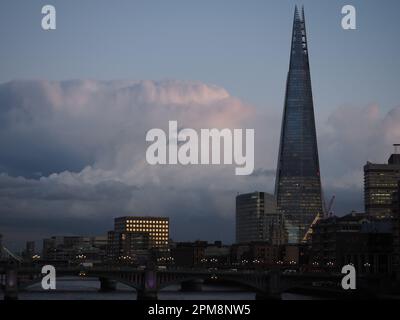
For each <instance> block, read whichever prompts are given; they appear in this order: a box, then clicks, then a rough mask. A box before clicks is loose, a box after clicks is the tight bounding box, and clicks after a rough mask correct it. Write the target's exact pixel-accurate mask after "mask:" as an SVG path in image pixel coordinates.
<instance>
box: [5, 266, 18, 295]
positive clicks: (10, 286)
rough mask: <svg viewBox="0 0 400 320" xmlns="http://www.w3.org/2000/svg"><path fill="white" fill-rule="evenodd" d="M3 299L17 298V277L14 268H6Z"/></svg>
mask: <svg viewBox="0 0 400 320" xmlns="http://www.w3.org/2000/svg"><path fill="white" fill-rule="evenodd" d="M4 300H18V278H17V271H15V270H7V273H6V283H5V288H4Z"/></svg>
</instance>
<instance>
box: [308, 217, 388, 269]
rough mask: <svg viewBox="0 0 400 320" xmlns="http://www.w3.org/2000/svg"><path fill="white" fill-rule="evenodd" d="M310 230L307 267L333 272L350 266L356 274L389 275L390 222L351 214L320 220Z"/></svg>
mask: <svg viewBox="0 0 400 320" xmlns="http://www.w3.org/2000/svg"><path fill="white" fill-rule="evenodd" d="M313 228H314V230H313V234H312V246H311V248H312V249H311V250H312V252H311V259H310V263H311V264H314V265H318V266H319V267H320V268H323V269H328V270H330V271H337V272H340V270H341V268H342V267H343V266H344V265H346V264H352V265H354V266H355V268H356V270H357V272H359V273H380V274H389V273H391V270H392V254H393V235H392V228H393V224H392V220H391V219H377V218H376V217H372V216H369V215H367V214H365V213H355V212H352V213H350V214H348V215H345V216H343V217H336V216H333V217H329V218H324V219H321V220H319V221H318V222H317V223H316V224H315V225H314V227H313Z"/></svg>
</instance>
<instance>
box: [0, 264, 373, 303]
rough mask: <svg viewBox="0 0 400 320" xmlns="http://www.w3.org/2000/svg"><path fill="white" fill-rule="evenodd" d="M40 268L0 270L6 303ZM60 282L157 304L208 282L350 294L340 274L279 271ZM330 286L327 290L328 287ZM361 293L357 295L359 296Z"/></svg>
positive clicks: (274, 294) (155, 273)
mask: <svg viewBox="0 0 400 320" xmlns="http://www.w3.org/2000/svg"><path fill="white" fill-rule="evenodd" d="M43 276H44V275H43V274H42V273H41V267H22V266H12V267H4V268H0V288H1V290H3V291H4V299H17V298H18V291H20V290H24V289H26V288H27V287H29V286H31V285H33V284H35V283H40V282H41V281H42V278H43ZM56 276H57V278H61V277H66V276H79V277H83V278H98V279H99V281H100V290H103V291H112V290H115V289H116V284H117V283H122V284H125V285H127V286H129V287H132V288H134V289H135V290H136V291H137V299H138V300H156V299H157V297H158V292H159V291H160V290H162V289H163V288H166V287H168V286H171V285H175V284H180V285H181V288H182V290H186V291H197V290H201V286H202V283H203V282H204V281H207V280H214V281H221V282H230V283H234V284H237V285H240V286H242V287H244V288H246V289H248V290H249V291H252V292H255V293H256V299H280V297H281V294H282V293H283V292H287V291H290V290H293V289H312V288H313V289H314V290H315V289H316V290H317V291H318V290H320V291H324V292H335V293H336V294H343V296H346V295H348V294H349V292H348V291H347V292H346V291H345V290H343V289H342V288H341V286H340V284H341V280H342V277H343V275H341V274H325V273H310V274H302V273H299V274H285V273H282V272H281V271H280V270H260V271H257V270H239V271H237V270H230V269H227V270H224V269H221V270H210V269H166V270H158V269H157V268H146V269H138V268H132V267H91V268H84V267H62V268H61V267H57V269H56ZM357 282H358V283H359V284H360V285H359V287H360V290H361V291H362V292H364V293H366V292H370V291H374V290H376V288H379V286H380V282H379V281H375V284H373V282H371V281H370V279H367V281H366V279H363V278H361V277H360V278H359V279H357ZM327 284H328V286H327ZM360 290H358V293H359V292H360Z"/></svg>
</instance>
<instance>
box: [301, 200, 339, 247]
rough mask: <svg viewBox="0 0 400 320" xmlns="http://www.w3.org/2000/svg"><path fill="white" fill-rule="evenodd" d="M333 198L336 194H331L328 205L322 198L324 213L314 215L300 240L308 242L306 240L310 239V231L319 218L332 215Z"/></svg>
mask: <svg viewBox="0 0 400 320" xmlns="http://www.w3.org/2000/svg"><path fill="white" fill-rule="evenodd" d="M335 198H336V196H335V195H333V196H332V198H331V200H330V201H329V204H328V206H326V203H325V200H324V206H323V209H324V213H323V214H321V213H318V214H317V215H316V216H315V218H314V220H313V222H312V223H311V225H310V227H309V228H308V230H307V232H306V234H305V235H304V237H303V240H302V242H308V241H310V240H311V235H312V232H313V227H314V226H315V225H316V224H317V222H318V221H319V220H321V219H323V218H328V217H331V216H332V215H333V212H332V209H333V204H334V203H335Z"/></svg>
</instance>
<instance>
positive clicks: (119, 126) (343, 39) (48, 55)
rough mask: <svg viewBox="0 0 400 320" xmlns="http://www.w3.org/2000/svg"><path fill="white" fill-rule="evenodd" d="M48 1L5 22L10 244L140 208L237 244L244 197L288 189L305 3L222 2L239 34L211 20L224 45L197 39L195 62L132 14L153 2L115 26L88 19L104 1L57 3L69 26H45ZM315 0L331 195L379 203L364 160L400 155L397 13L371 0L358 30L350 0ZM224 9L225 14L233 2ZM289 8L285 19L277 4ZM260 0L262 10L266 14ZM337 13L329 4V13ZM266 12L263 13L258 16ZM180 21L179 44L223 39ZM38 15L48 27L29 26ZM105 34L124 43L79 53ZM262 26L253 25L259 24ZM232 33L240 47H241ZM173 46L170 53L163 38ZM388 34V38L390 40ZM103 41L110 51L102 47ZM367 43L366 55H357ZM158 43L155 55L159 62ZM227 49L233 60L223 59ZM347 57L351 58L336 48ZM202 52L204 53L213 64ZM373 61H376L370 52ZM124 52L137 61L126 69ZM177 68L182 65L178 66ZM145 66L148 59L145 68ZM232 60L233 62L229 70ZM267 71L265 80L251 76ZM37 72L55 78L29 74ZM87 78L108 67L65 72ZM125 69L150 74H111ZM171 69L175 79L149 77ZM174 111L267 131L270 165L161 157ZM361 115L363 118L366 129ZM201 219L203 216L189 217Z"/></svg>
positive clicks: (4, 178) (311, 29)
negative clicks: (286, 125) (347, 6)
mask: <svg viewBox="0 0 400 320" xmlns="http://www.w3.org/2000/svg"><path fill="white" fill-rule="evenodd" d="M38 3H39V2H30V3H29V4H25V3H24V4H23V2H18V1H17V2H15V4H14V2H12V3H11V2H8V3H7V4H6V6H7V9H8V10H1V12H2V14H1V15H0V26H1V28H0V29H1V30H2V31H1V32H2V33H1V35H2V36H3V40H4V42H5V43H7V44H8V45H6V46H3V48H2V49H1V50H0V65H1V69H2V70H4V72H2V75H1V78H0V82H2V84H0V105H1V106H2V108H1V110H0V123H2V127H1V129H0V132H1V138H0V146H1V147H2V150H4V152H2V153H1V155H0V172H1V175H0V186H1V188H0V205H1V207H2V209H0V210H1V211H0V225H1V226H2V228H3V230H1V232H2V233H3V234H4V236H5V237H4V238H5V239H4V240H5V241H6V243H7V244H8V242H12V244H11V247H12V246H13V245H14V244H15V245H17V246H21V244H22V243H23V242H24V241H25V240H26V239H27V238H28V239H41V238H43V237H45V236H50V235H53V234H65V233H69V234H87V233H89V234H98V233H99V232H102V231H103V230H109V229H110V227H111V221H112V217H114V216H122V215H130V214H135V213H136V212H137V213H140V214H148V215H166V216H170V217H171V224H172V226H173V228H174V229H173V230H171V233H172V234H173V235H176V237H174V238H176V239H177V240H195V239H196V238H198V239H200V238H202V239H204V238H207V240H223V241H224V242H228V243H229V242H233V238H234V212H235V209H234V205H235V201H234V199H235V196H236V194H237V193H238V192H239V193H244V192H252V191H255V190H258V191H262V192H264V191H265V192H269V193H272V192H273V189H274V180H275V179H274V177H275V168H276V161H277V156H276V155H277V152H278V144H279V129H280V128H279V126H280V119H281V110H282V105H283V97H284V84H285V80H284V77H285V73H286V70H287V63H288V54H287V52H288V51H289V50H288V48H289V47H288V45H289V41H288V39H289V38H290V33H291V19H292V17H293V14H292V13H293V9H294V3H295V2H287V3H284V4H278V2H271V3H269V6H268V4H262V3H261V2H254V4H253V6H250V7H248V10H249V11H248V12H247V13H243V14H240V8H242V5H240V4H239V3H235V4H233V5H232V7H231V9H232V10H231V11H229V13H227V14H226V16H224V17H226V18H227V20H226V24H222V23H221V22H220V21H218V19H217V17H216V16H214V15H211V16H207V17H209V18H210V19H211V22H212V23H211V26H218V28H217V29H216V30H219V32H220V33H219V35H220V36H222V35H223V37H222V38H220V37H218V33H217V34H214V33H210V38H209V40H210V41H211V44H210V46H207V45H205V44H206V43H207V41H205V40H204V41H202V42H201V45H203V51H201V50H200V51H198V55H195V54H194V52H193V51H192V50H191V49H190V47H189V46H188V47H187V48H186V51H182V54H183V55H184V57H187V59H188V60H187V61H186V60H185V59H180V60H181V63H179V62H178V61H176V59H177V58H176V54H177V52H179V50H180V49H182V48H184V47H185V46H183V45H181V46H180V47H179V46H175V47H171V49H170V51H168V49H166V48H168V46H164V45H167V44H168V43H166V42H162V41H161V40H160V37H159V36H157V37H156V38H155V39H154V42H152V41H150V40H149V39H150V36H154V35H157V32H156V31H157V30H160V29H157V27H159V26H160V24H157V23H155V24H154V25H152V26H151V28H150V29H146V28H143V27H144V26H146V25H147V26H148V24H146V23H144V20H143V19H142V20H141V19H139V20H134V19H132V20H130V19H129V15H128V14H127V12H131V13H132V15H133V16H135V17H136V18H138V12H147V13H148V14H149V12H148V7H146V5H144V4H143V3H139V4H140V5H139V4H138V6H137V7H135V8H134V9H136V10H125V11H126V12H125V13H124V15H123V16H122V17H121V19H120V20H116V19H115V20H113V21H114V23H115V25H113V24H112V23H110V24H107V26H108V27H110V29H109V30H108V29H107V28H106V27H104V28H100V26H99V25H98V22H97V20H85V19H84V18H86V19H87V15H86V14H87V12H89V11H88V10H89V8H88V7H87V6H88V4H84V5H82V7H79V8H77V7H75V6H73V5H66V4H63V3H62V2H59V1H54V5H55V6H56V8H57V11H58V14H59V20H58V21H59V23H58V30H56V31H55V32H54V33H50V34H45V33H42V32H43V31H41V30H40V29H39V28H40V24H39V21H40V10H37V12H38V13H37V14H36V15H35V14H32V12H36V11H35V10H36V9H37V8H36V7H38V8H39V7H40V6H39V5H38ZM88 3H89V2H88ZM304 4H305V9H306V13H307V23H308V25H307V33H308V36H309V39H311V40H310V45H311V48H310V52H311V53H310V60H311V66H312V69H311V74H312V79H313V85H314V83H315V85H314V87H313V89H314V93H315V99H314V100H315V101H314V103H315V105H316V111H315V112H316V123H317V131H318V142H319V150H320V165H321V175H322V176H323V177H324V180H323V188H324V193H325V196H326V197H330V196H331V195H333V194H336V196H337V199H336V204H335V212H336V213H337V214H339V215H343V214H347V213H348V212H350V211H351V210H352V209H355V210H358V211H363V203H362V199H363V192H362V176H363V171H362V168H363V165H364V164H365V163H366V161H367V160H370V161H373V162H382V163H383V162H384V161H385V160H386V158H387V157H388V156H389V154H390V153H391V150H392V149H391V145H392V144H393V143H396V142H399V141H400V134H399V132H398V130H397V123H398V120H399V119H400V107H397V106H398V105H399V103H398V101H400V97H399V96H398V91H397V90H395V88H394V86H395V79H396V78H395V77H393V75H394V74H397V71H396V70H397V69H396V67H395V66H392V65H388V64H389V63H390V61H393V60H392V59H394V58H393V55H392V54H394V53H395V52H398V50H396V46H397V44H395V41H392V40H391V39H392V37H394V36H395V31H396V30H395V29H394V28H388V27H389V26H392V24H393V23H394V22H393V21H391V22H390V19H389V20H388V21H386V20H382V16H381V15H380V14H379V11H378V13H377V12H376V10H375V8H376V6H379V5H378V4H371V3H369V4H365V5H364V4H362V2H359V1H355V2H354V5H355V6H356V8H357V9H358V12H359V13H360V15H359V18H358V21H359V25H358V29H357V30H356V31H344V30H341V28H340V19H341V14H340V8H341V6H340V5H339V4H335V5H332V4H329V5H328V4H324V5H319V4H317V2H315V1H314V2H313V1H304ZM125 5H126V6H127V7H126V9H133V7H132V6H131V5H130V4H128V3H127V2H126V3H125ZM179 5H182V3H181V2H174V3H173V8H177V7H176V6H178V7H179ZM208 5H210V4H208ZM225 5H227V4H226V3H225ZM22 6H24V7H25V6H26V9H29V10H26V11H24V12H25V13H24V14H23V17H22V20H21V23H20V24H18V26H16V29H15V30H14V29H12V30H13V31H15V32H16V33H15V36H13V39H10V37H9V34H8V32H10V27H9V26H10V25H12V24H11V23H10V20H9V19H14V18H15V16H14V14H15V12H17V13H18V12H19V13H20V12H21V10H20V9H21V8H22ZM193 6H194V5H186V6H183V7H181V10H177V11H176V12H175V13H174V14H175V16H176V17H181V18H182V19H183V17H184V14H185V13H188V17H190V16H191V14H193V12H194V11H193V10H194V9H196V8H197V9H199V8H200V9H201V10H205V9H207V8H206V7H207V6H205V7H202V6H201V5H197V6H196V7H195V8H194V7H193ZM216 6H217V7H216V11H217V12H218V13H221V12H222V11H223V10H222V9H224V5H222V4H219V5H216ZM397 7H398V4H397V3H396V2H393V1H392V2H388V4H387V7H386V6H385V7H384V8H383V9H382V10H383V11H384V14H383V13H381V14H382V15H387V14H389V15H390V14H393V12H396V8H397ZM146 8H147V9H146ZM14 9H15V10H14ZM108 9H109V7H108V4H107V3H106V2H102V3H101V4H100V5H99V7H98V10H99V11H98V12H100V13H103V14H104V13H105V12H110V14H111V15H110V19H111V18H112V17H114V15H115V13H116V12H115V11H112V10H111V11H107V10H108ZM267 9H269V10H267ZM273 9H276V10H275V11H276V12H277V13H278V15H277V17H274V14H272V13H273V11H274V10H273ZM322 9H324V10H322ZM380 9H381V8H380ZM140 10H143V11H140ZM168 10H171V8H169V9H168ZM207 10H208V9H207ZM255 11H259V13H258V14H257V15H252V14H253V13H254V12H255ZM325 11H326V15H325V16H324V15H323V14H322V13H321V12H325ZM5 12H6V13H8V16H5V14H4V13H5ZM201 12H203V13H204V11H201ZM31 14H32V16H31ZM71 17H75V18H76V19H75V21H76V23H75V24H70V22H71V21H72V19H71ZM188 17H186V19H185V20H184V21H187V19H188ZM238 17H242V18H243V19H244V20H243V21H247V22H248V24H246V23H244V24H243V25H244V27H243V28H242V29H241V28H239V27H240V26H239V25H238V24H234V23H233V22H234V21H235V18H238ZM250 17H252V19H253V20H254V23H250V20H251V19H250ZM385 17H386V16H385ZM157 18H159V16H158V15H156V14H155V16H152V18H151V19H149V22H150V21H151V22H155V21H158V20H157ZM279 19H281V20H279ZM324 19H326V23H323V20H324ZM82 21H86V22H87V23H86V24H85V23H83V22H82ZM176 21H178V22H174V23H173V24H171V25H167V26H168V27H167V28H166V29H165V30H167V31H173V30H175V31H179V32H178V35H177V36H176V38H175V37H172V38H169V40H171V42H172V43H173V44H175V45H176V44H177V43H178V42H179V41H180V39H186V41H187V42H185V43H187V44H192V45H193V44H194V43H195V42H196V39H207V38H206V35H207V31H210V29H208V28H206V29H205V30H201V29H199V25H201V21H199V20H194V21H193V24H191V25H190V26H191V27H192V28H187V29H188V30H191V32H193V38H191V37H188V31H185V32H184V31H182V30H180V29H179V28H178V27H179V26H180V24H179V21H180V20H179V19H178V20H176ZM240 21H242V20H240ZM89 22H91V23H89ZM161 22H165V20H164V19H161V20H159V23H161ZM35 25H37V26H36V27H37V29H35V28H36V27H33V28H32V29H30V30H31V31H29V32H28V31H27V30H28V27H30V26H35ZM319 25H321V28H318V26H319ZM7 26H8V27H7ZM121 26H124V27H125V28H122V29H123V30H124V31H123V33H122V34H121V35H118V36H117V35H116V30H121V28H120V27H121ZM272 26H279V27H274V28H273V27H272ZM79 28H87V33H86V34H85V35H83V34H80V35H79V36H77V39H75V40H74V37H73V36H72V35H73V34H74V32H76V31H77V30H79ZM169 28H170V29H169ZM375 28H376V29H375ZM138 30H143V31H144V32H143V33H144V35H143V34H142V36H141V37H138ZM371 30H375V31H374V32H371ZM100 31H103V32H104V33H103V34H104V37H105V38H104V39H105V41H106V42H105V43H107V41H111V40H113V41H115V43H117V44H119V46H116V47H114V46H113V47H110V48H109V49H108V50H106V49H105V46H104V47H101V46H102V45H101V44H97V45H94V48H93V50H94V51H92V49H91V48H90V45H88V46H85V48H82V52H81V51H79V50H76V47H77V44H78V43H89V44H90V43H92V42H91V41H89V40H88V36H87V35H91V36H93V35H94V34H97V32H98V33H100ZM384 32H385V33H384ZM249 34H252V37H246V35H249ZM371 34H372V35H373V36H374V39H375V40H377V39H378V40H379V41H380V42H379V43H380V44H381V46H373V48H370V50H369V51H368V50H366V49H367V48H368V44H369V41H368V39H366V36H367V35H368V36H369V35H371ZM129 35H132V38H133V39H135V40H137V42H138V43H140V44H141V45H142V46H140V45H138V47H135V50H138V51H137V53H138V55H139V56H140V57H139V58H138V57H137V56H135V55H132V53H133V52H134V51H132V50H133V49H132V47H129V46H128V44H127V43H130V41H127V39H128V36H129ZM146 35H147V36H146ZM379 35H381V36H379ZM30 36H32V37H31V38H30ZM135 36H136V37H135ZM242 38H243V39H247V40H246V41H245V44H246V45H247V46H245V47H244V48H242V49H239V48H238V47H234V44H235V43H237V41H238V39H242ZM28 39H31V40H29V41H28ZM146 39H147V42H146ZM218 39H225V40H224V41H221V40H220V41H218ZM332 39H334V40H332ZM156 40H157V41H156ZM60 41H61V42H63V43H65V45H64V44H63V45H62V44H61V43H60ZM225 41H226V44H229V45H228V46H225V47H226V48H225V47H224V45H223V43H224V42H225ZM243 41H244V40H243ZM45 43H46V44H47V46H44V44H45ZM100 43H102V42H100ZM92 44H93V43H92ZM103 44H104V43H103ZM158 45H160V52H159V55H158V54H157V51H154V50H153V49H154V48H155V47H157V46H158ZM25 46H27V47H25ZM99 46H100V47H101V48H100V47H99ZM86 47H87V48H86ZM356 47H357V48H358V49H357V50H356V49H355V48H356ZM377 47H378V48H377ZM379 47H381V48H383V47H385V48H388V49H386V50H383V49H382V51H379ZM27 48H30V50H28V49H27ZM46 48H50V49H49V51H47V49H46ZM196 48H197V49H199V46H195V49H196ZM212 48H215V50H212ZM245 48H247V50H246V49H245ZM346 48H348V50H347V51H346ZM21 49H23V50H21ZM96 49H101V50H98V56H96V59H92V57H93V56H94V53H95V50H96ZM235 49H236V50H235ZM390 49H393V50H390ZM142 50H143V51H142ZM148 50H150V51H148ZM358 50H360V51H358ZM361 51H362V52H363V55H362V57H360V58H359V59H358V58H356V57H358V55H359V54H360V52H361ZM16 52H25V53H26V52H29V53H30V54H31V58H30V59H26V60H24V61H23V63H22V60H21V59H22V56H21V53H18V54H17V53H16ZM80 52H81V53H82V54H79V53H80ZM135 52H136V51H135ZM144 52H151V53H152V54H149V56H150V57H148V58H147V60H146V59H145V57H144V55H143V53H144ZM139 53H140V54H139ZM163 54H164V55H163ZM132 56H133V58H132V60H131V63H127V60H126V59H128V58H130V57H132ZM225 56H229V57H231V58H230V59H226V60H227V61H226V63H225V62H224V63H222V62H221V61H223V57H225ZM334 56H339V57H341V59H337V61H336V59H335V61H333V58H334ZM118 57H119V58H121V59H116V58H118ZM135 57H136V58H137V59H135ZM151 57H152V58H151ZM165 57H167V58H165ZM189 57H190V58H189ZM193 57H195V58H193ZM196 57H197V58H196ZM201 57H203V58H204V59H202V58H201ZM212 57H214V59H215V60H216V62H214V60H213V59H212ZM163 58H165V59H163ZM253 58H256V59H253ZM178 59H179V57H178ZM192 59H197V61H199V66H197V64H196V63H195V61H194V60H192ZM368 59H372V61H373V63H367V62H368V61H370V60H368ZM44 60H46V61H47V63H45V61H44ZM90 60H91V61H90ZM61 61H66V63H61ZM110 61H114V62H113V63H110ZM163 61H165V63H171V67H170V68H167V67H166V65H164V62H163ZM152 62H154V63H152ZM200 62H201V63H200ZM207 62H212V63H210V64H209V65H207ZM217 62H220V63H221V66H220V68H217V67H216V66H217ZM228 62H229V63H228ZM328 62H329V63H328ZM331 62H332V65H331V64H330V63H331ZM120 63H121V64H126V66H127V67H126V68H122V65H121V64H120ZM85 64H86V65H85ZM139 65H140V67H139ZM66 66H67V67H66ZM190 66H192V68H189V67H190ZM113 67H115V68H114V69H113ZM174 67H176V69H175V70H177V71H175V72H174V71H171V70H172V69H173V68H174ZM135 68H136V69H137V70H136V71H138V70H139V71H138V72H135ZM157 68H159V69H158V70H160V71H159V72H157V71H156V69H157ZM230 68H232V69H231V70H232V71H231V73H227V72H225V71H226V70H228V69H230ZM112 69H113V70H116V71H115V72H112ZM244 69H246V70H247V71H245V70H244ZM39 70H40V71H42V72H39ZM145 70H148V71H147V72H146V71H145ZM255 70H258V71H257V72H254V71H255ZM252 72H253V74H254V79H252V77H251V74H249V73H252ZM233 73H234V74H233ZM369 73H371V74H372V73H373V74H374V75H375V76H378V75H382V74H385V75H386V76H385V77H382V78H380V81H379V83H378V84H377V81H376V78H374V77H372V78H368V77H367V75H368V74H369ZM261 74H262V75H261ZM128 75H130V76H128ZM235 75H237V77H235ZM36 78H41V79H54V80H52V81H51V80H14V81H13V79H36ZM71 78H72V79H74V78H75V79H104V80H65V79H71ZM115 78H125V79H138V80H110V79H115ZM165 78H170V79H171V80H140V79H165ZM233 78H240V79H237V80H236V81H234V80H232V79H233ZM173 79H180V80H173ZM360 79H362V81H361V80H360ZM60 80H65V81H60ZM9 81H11V82H9ZM246 83H248V84H247V85H246ZM383 83H385V84H386V85H385V86H383ZM374 85H375V86H374ZM263 88H264V89H263ZM110 106H112V108H110ZM169 117H174V118H176V119H177V120H179V123H180V124H182V125H183V126H189V127H194V128H199V127H214V126H215V127H218V128H221V127H228V128H233V127H243V128H255V130H256V170H255V172H254V173H253V175H252V176H251V177H247V178H241V177H234V176H232V168H231V167H228V168H225V167H218V168H211V167H210V168H205V169H196V168H191V167H189V168H184V167H181V166H178V167H172V168H149V167H147V166H145V165H144V164H143V157H142V156H143V155H144V152H145V144H144V139H143V135H144V133H145V132H146V130H148V129H149V128H152V127H163V126H164V125H165V122H164V120H165V119H167V118H169ZM355 121H358V123H359V126H354V123H355ZM187 177H190V179H189V178H187ZM227 186H229V187H227ZM154 198H156V199H157V201H154ZM210 221H212V223H210ZM189 224H192V225H193V226H196V227H195V228H193V229H189V228H186V227H185V226H187V225H189ZM18 243H19V244H18Z"/></svg>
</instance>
